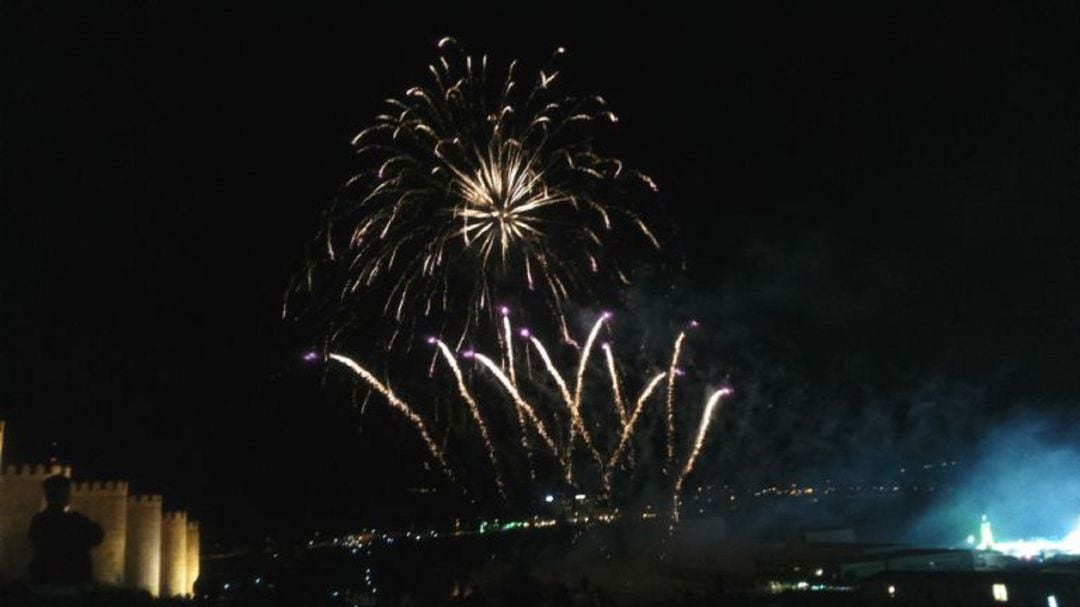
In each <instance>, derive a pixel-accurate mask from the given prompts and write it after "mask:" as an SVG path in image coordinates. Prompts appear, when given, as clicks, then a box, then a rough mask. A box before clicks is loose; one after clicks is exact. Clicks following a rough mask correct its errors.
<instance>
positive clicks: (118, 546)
mask: <svg viewBox="0 0 1080 607" xmlns="http://www.w3.org/2000/svg"><path fill="white" fill-rule="evenodd" d="M3 428H4V423H3V421H0V448H2V446H3ZM2 455H3V453H2V450H0V458H2ZM0 461H2V460H0ZM57 474H61V475H63V476H67V477H69V478H70V477H71V476H72V471H71V468H70V467H69V466H60V465H57V464H51V465H41V464H39V465H14V464H5V465H4V466H3V468H2V469H0V580H11V579H19V578H25V577H26V574H27V571H28V570H29V566H30V557H31V549H30V541H29V539H28V538H27V533H28V531H29V529H30V522H31V521H32V520H33V518H34V515H35V514H37V513H38V512H39V511H41V509H42V508H43V507H44V506H45V495H44V491H43V489H42V483H43V482H44V481H45V479H46V478H48V477H50V476H53V475H57ZM71 489H72V491H71V508H72V509H73V510H76V511H78V512H82V513H83V514H85V515H86V516H88V517H90V519H92V520H94V521H95V522H97V523H98V524H99V525H101V528H102V531H104V534H105V539H104V541H103V542H102V543H101V545H100V546H97V547H96V548H94V549H93V551H92V552H91V559H92V563H93V574H94V581H95V582H97V583H99V584H104V585H108V586H114V587H126V588H132V589H137V590H145V591H147V592H149V593H150V594H151V595H152V596H159V595H160V596H186V595H191V594H192V593H193V591H194V584H195V580H196V579H197V578H198V575H199V526H198V523H196V522H194V521H189V520H188V519H187V516H186V514H184V513H167V514H165V515H164V516H163V515H162V498H161V496H160V495H132V494H130V493H129V487H128V483H127V482H125V481H95V482H77V483H72V487H71ZM175 519H179V520H181V523H180V525H179V527H178V529H173V526H172V525H171V521H173V520H175ZM166 532H167V533H166ZM180 536H182V541H181V540H180ZM166 537H167V538H168V539H169V540H170V542H173V541H175V544H174V543H166V541H165V540H166ZM174 538H175V540H174ZM176 545H178V547H179V549H178V550H177V548H176ZM166 549H168V550H170V552H169V553H168V554H167V555H166V554H165V553H164V551H165V550H166Z"/></svg>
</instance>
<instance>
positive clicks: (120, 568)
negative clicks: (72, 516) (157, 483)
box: [71, 481, 128, 586]
mask: <svg viewBox="0 0 1080 607" xmlns="http://www.w3.org/2000/svg"><path fill="white" fill-rule="evenodd" d="M71 489H72V491H71V509H72V510H74V511H76V512H81V513H82V514H84V515H86V516H87V517H88V518H89V519H90V520H92V521H94V522H95V523H97V524H99V525H101V530H102V531H103V532H104V534H105V538H104V539H103V540H102V542H101V545H99V546H96V547H95V548H94V549H93V550H91V551H90V557H91V558H92V560H93V565H94V580H95V581H97V582H98V583H100V584H108V585H110V586H122V585H123V584H124V556H125V552H124V547H125V546H126V545H127V498H128V484H127V483H125V482H123V481H105V482H84V483H74V484H73V485H72V487H71Z"/></svg>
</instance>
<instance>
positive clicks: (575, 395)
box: [330, 312, 732, 522]
mask: <svg viewBox="0 0 1080 607" xmlns="http://www.w3.org/2000/svg"><path fill="white" fill-rule="evenodd" d="M610 319H611V314H610V313H609V312H604V313H602V314H600V316H599V317H598V318H597V320H596V322H595V323H594V324H593V326H592V329H591V330H590V332H589V336H588V338H587V339H586V340H585V342H584V343H585V345H584V346H583V347H581V348H580V349H578V350H576V352H577V360H576V361H575V363H574V369H575V373H576V374H575V379H574V388H573V392H571V391H570V388H569V386H568V384H567V382H566V379H565V376H564V374H563V373H562V372H561V371H560V370H559V367H558V365H557V364H556V361H555V360H554V359H553V357H552V356H551V354H550V352H549V351H548V349H547V347H545V345H544V343H543V342H542V341H541V340H540V339H539V338H537V337H536V336H535V335H533V334H532V332H531V331H528V330H527V329H521V330H520V331H519V333H518V334H519V336H520V337H521V338H522V339H523V340H524V341H525V342H526V344H527V345H531V346H532V348H533V350H534V351H535V352H536V353H537V354H538V355H539V358H540V359H541V361H542V363H543V364H542V365H541V366H542V367H543V369H542V370H541V369H540V368H536V369H533V368H531V367H527V368H518V364H515V362H514V361H515V358H514V357H513V355H512V354H511V353H510V352H511V351H512V350H513V348H514V341H513V340H511V339H506V340H505V341H503V342H502V345H501V348H502V350H503V351H502V352H501V356H499V357H492V356H489V355H487V354H484V353H481V352H478V351H476V350H473V349H465V350H460V351H457V352H455V351H454V350H453V349H452V348H451V346H449V345H448V344H447V343H445V342H444V341H443V340H442V339H439V338H437V337H431V338H428V340H427V341H428V343H429V344H431V345H433V346H434V347H435V348H436V349H437V350H438V353H439V356H440V357H441V358H442V359H443V360H444V361H445V362H446V365H447V366H448V367H449V368H450V369H451V371H452V375H453V385H454V386H455V387H456V390H457V393H458V395H459V396H460V399H461V401H462V402H463V403H464V404H465V405H466V406H467V408H468V410H469V412H470V417H471V419H472V420H473V422H474V424H475V426H476V429H477V431H478V433H479V435H480V437H481V439H482V443H483V447H484V449H485V450H486V452H487V458H488V461H489V462H490V464H491V468H492V471H493V472H492V481H493V483H494V484H495V485H496V486H497V488H498V491H499V493H500V495H501V496H503V498H504V499H505V498H506V493H507V491H508V490H509V487H508V484H507V483H506V482H505V480H504V477H505V475H507V474H512V473H513V471H512V470H506V469H504V468H503V463H502V462H505V461H506V458H504V457H501V456H500V455H499V453H498V451H499V449H500V448H502V449H512V450H515V451H516V450H519V449H520V450H521V452H523V454H524V455H527V456H528V458H529V461H533V459H536V460H540V459H545V458H546V460H547V461H548V462H549V463H550V464H551V465H552V466H553V467H554V469H555V470H557V471H558V475H557V476H558V478H557V479H552V480H553V481H556V482H559V483H561V484H562V485H563V486H564V487H565V488H566V489H567V490H568V491H569V490H573V491H579V490H582V489H583V488H586V486H587V485H588V484H589V483H590V482H596V483H597V485H595V486H593V487H590V488H592V489H595V490H596V493H597V494H598V495H600V496H602V497H604V498H610V497H612V496H613V494H614V493H615V492H617V490H618V487H617V486H615V484H614V483H613V479H614V478H615V477H616V473H617V472H618V471H619V470H621V469H632V468H633V462H634V457H633V451H634V449H635V437H636V436H637V434H638V431H639V429H640V428H642V427H643V425H642V424H641V420H642V418H643V417H644V416H645V413H646V410H647V409H648V406H649V403H650V400H651V397H652V396H653V395H654V393H655V392H656V389H657V387H658V386H659V385H660V383H661V381H664V380H665V379H667V380H668V381H667V385H668V387H669V391H668V394H669V399H670V394H671V392H672V388H673V387H674V386H675V382H674V381H672V378H677V377H678V376H680V375H682V373H681V372H680V373H676V374H673V373H670V372H660V373H657V374H655V375H653V376H652V377H651V378H650V379H649V380H648V381H647V382H645V384H644V385H643V386H642V388H641V390H640V392H639V393H638V395H637V397H636V399H635V400H634V405H633V408H632V409H631V410H630V411H627V410H626V409H625V404H624V403H623V401H622V398H623V397H622V387H621V385H620V381H619V371H618V363H617V358H616V356H615V353H614V347H613V346H612V344H611V343H607V342H605V343H604V344H603V345H602V346H601V348H600V349H601V350H603V352H604V354H605V361H604V362H606V365H603V367H604V368H603V369H601V371H606V372H607V373H606V374H607V375H608V376H609V377H610V378H611V388H612V389H611V392H610V394H606V395H605V398H609V399H610V400H605V399H602V398H598V397H597V394H598V393H600V392H602V391H601V390H589V389H588V388H587V386H586V384H587V378H588V377H589V376H590V375H589V370H590V369H591V367H592V366H594V365H599V364H600V362H599V361H594V360H593V358H594V357H593V356H592V354H593V353H594V352H595V348H593V347H592V346H593V344H595V342H596V340H597V339H598V336H599V334H600V333H601V331H602V330H603V329H604V327H605V326H606V325H607V324H608V322H609V321H610ZM502 323H503V324H504V328H507V329H512V327H511V325H510V320H509V315H508V314H504V315H503V319H502ZM505 333H506V334H507V335H510V334H512V331H511V330H506V331H505ZM685 338H686V333H685V331H683V332H680V333H679V334H678V338H677V339H676V342H675V344H676V345H675V347H676V348H681V346H682V343H683V341H684V340H685ZM330 358H331V360H334V361H337V362H340V363H342V364H345V365H346V366H347V367H348V368H349V369H351V370H352V371H353V372H354V373H356V374H357V375H358V376H359V377H360V378H361V379H362V380H363V381H364V382H365V383H366V384H367V385H368V386H369V387H370V388H371V389H373V390H374V391H375V392H377V393H379V394H381V395H382V396H383V397H384V398H385V399H386V400H387V401H388V402H389V404H390V405H391V406H392V407H393V408H394V409H396V410H397V411H399V412H400V413H402V414H403V415H404V416H405V417H406V418H407V419H408V420H409V421H410V422H411V423H412V425H413V426H414V427H415V428H416V429H417V431H418V432H419V433H420V437H421V439H422V441H423V442H424V444H425V445H426V446H427V448H428V451H429V452H430V453H431V455H432V457H434V458H435V459H436V460H438V462H439V463H440V465H441V466H442V467H443V470H444V471H446V473H447V475H448V477H449V478H450V479H451V480H454V478H455V477H454V474H453V471H452V470H451V468H450V467H449V465H447V464H446V457H445V454H444V453H443V451H442V450H441V449H440V448H439V447H438V446H437V445H436V444H435V443H434V442H432V441H431V438H430V435H429V432H428V430H427V423H426V422H425V421H424V419H423V417H422V416H421V415H420V413H418V412H417V409H415V408H413V407H412V406H410V405H409V404H407V403H406V402H405V401H404V400H403V399H401V398H400V397H398V396H397V395H396V394H394V392H392V391H391V390H389V389H388V388H387V387H386V384H385V383H384V382H381V381H379V380H378V379H377V378H376V377H375V375H374V374H373V373H371V372H370V371H368V370H367V369H366V368H364V367H363V366H361V365H360V364H359V363H357V362H356V361H354V360H353V359H351V358H348V357H346V356H344V355H342V354H331V355H330ZM495 358H501V359H502V360H503V361H504V362H503V364H502V365H500V364H499V363H497V362H496V361H495ZM519 358H520V357H519ZM466 363H473V364H471V365H466ZM463 367H464V368H463ZM602 375H603V373H601V376H602ZM635 375H636V374H635ZM483 377H489V378H491V379H493V380H494V382H495V385H497V386H498V388H499V389H498V390H497V391H496V392H494V393H491V392H489V393H491V394H493V395H495V396H496V398H492V399H487V400H478V398H477V397H476V395H475V394H476V392H475V389H474V388H470V384H474V385H475V384H482V383H483V381H482V380H483ZM440 380H441V378H440V377H439V376H438V374H436V376H435V377H434V378H433V381H435V382H436V383H438V382H439V381H440ZM481 387H482V386H481ZM552 388H554V389H553V390H552ZM731 393H732V390H731V389H730V388H728V387H722V388H719V389H715V390H712V391H711V393H710V396H709V397H708V399H707V401H706V403H705V406H704V408H703V409H702V410H701V413H700V414H699V415H700V419H699V422H698V426H697V431H696V434H695V435H694V436H693V437H692V438H693V440H692V442H691V443H690V444H689V445H688V446H687V447H686V448H684V449H683V450H682V452H681V453H680V449H679V445H678V444H677V442H678V441H677V440H675V439H674V438H671V439H669V440H667V441H666V443H665V447H664V452H665V454H667V453H670V454H671V456H672V458H673V460H677V459H679V458H680V457H681V458H682V459H681V463H680V465H679V466H678V468H677V474H675V475H674V477H673V478H674V481H673V484H672V504H673V510H672V520H673V522H675V521H677V520H678V511H679V497H680V494H681V492H682V488H683V485H684V484H685V482H686V479H687V477H688V476H689V475H690V474H691V472H692V471H693V469H694V466H695V464H696V462H697V460H698V459H699V457H700V455H701V453H702V450H703V449H704V447H705V444H706V442H707V437H708V432H709V429H710V427H711V425H712V423H713V421H714V419H715V418H716V410H717V408H718V406H719V404H720V403H721V401H722V399H723V398H724V397H726V396H728V395H730V394H731ZM545 395H548V396H545ZM481 403H482V404H481ZM662 405H663V403H659V402H658V403H655V405H654V406H655V408H661V407H662ZM586 410H587V412H588V413H589V415H588V416H586V415H584V414H583V413H584V412H585V411H586ZM660 410H661V411H665V410H664V409H662V408H661V409H660ZM496 418H502V419H504V420H515V419H522V420H524V422H523V425H524V429H525V430H526V431H525V432H523V433H522V434H521V436H520V437H519V440H518V441H502V442H499V443H498V444H497V442H496V441H494V440H493V439H492V437H491V432H490V429H489V427H490V425H491V423H492V420H494V419H496ZM529 436H531V437H533V438H535V439H537V443H538V445H539V450H538V451H537V452H536V453H533V448H532V447H531V445H532V442H531V441H529V440H528V437H529ZM674 436H676V434H675V433H673V437H674ZM601 438H603V439H604V440H601ZM605 445H610V448H609V449H607V454H606V455H604V454H602V453H601V451H602V450H603V449H604V446H605ZM582 448H583V450H584V452H585V454H586V456H584V457H575V450H581V449H582ZM587 479H597V480H596V481H591V480H587Z"/></svg>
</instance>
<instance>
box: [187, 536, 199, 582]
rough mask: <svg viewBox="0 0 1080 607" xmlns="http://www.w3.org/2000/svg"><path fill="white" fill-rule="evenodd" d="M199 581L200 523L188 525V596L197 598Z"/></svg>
mask: <svg viewBox="0 0 1080 607" xmlns="http://www.w3.org/2000/svg"><path fill="white" fill-rule="evenodd" d="M198 579H199V523H198V521H193V520H189V521H188V523H187V585H188V594H190V595H191V596H195V581H196V580H198Z"/></svg>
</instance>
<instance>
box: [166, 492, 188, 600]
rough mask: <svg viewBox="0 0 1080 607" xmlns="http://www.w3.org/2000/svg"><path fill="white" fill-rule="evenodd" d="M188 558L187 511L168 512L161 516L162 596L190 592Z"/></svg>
mask: <svg viewBox="0 0 1080 607" xmlns="http://www.w3.org/2000/svg"><path fill="white" fill-rule="evenodd" d="M187 558H188V555H187V513H186V512H183V511H180V512H166V513H165V514H164V515H162V517H161V596H163V597H174V596H184V595H186V594H187V593H188V590H189V586H188V579H187Z"/></svg>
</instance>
